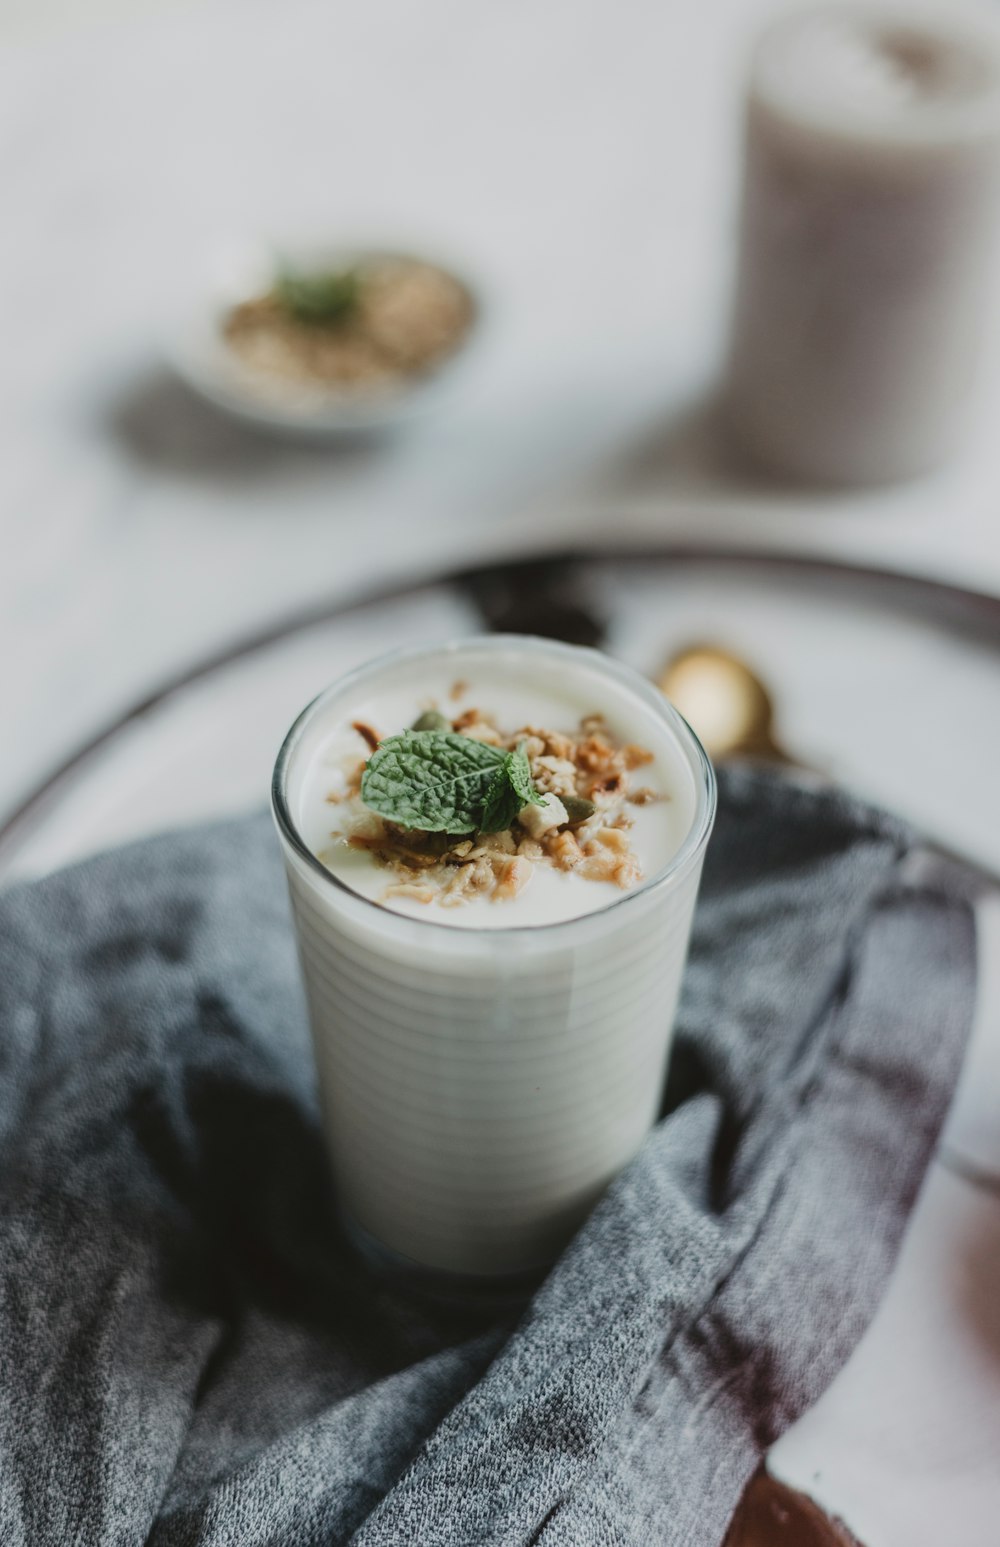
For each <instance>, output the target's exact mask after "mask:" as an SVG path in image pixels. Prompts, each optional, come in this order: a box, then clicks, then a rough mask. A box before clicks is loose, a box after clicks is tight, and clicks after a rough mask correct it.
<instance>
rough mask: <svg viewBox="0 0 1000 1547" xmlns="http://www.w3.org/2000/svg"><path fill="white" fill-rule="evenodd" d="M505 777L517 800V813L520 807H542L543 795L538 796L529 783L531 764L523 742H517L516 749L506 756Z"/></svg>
mask: <svg viewBox="0 0 1000 1547" xmlns="http://www.w3.org/2000/svg"><path fill="white" fill-rule="evenodd" d="M507 776H508V778H509V779H510V783H511V788H512V789H513V791H514V793H515V795H516V796H517V798H518V807H517V809H518V811H520V809H521V807H522V806H544V804H545V797H544V795H539V793H538V791H537V790H536V789H535V786H534V785H533V784H532V782H531V764H530V763H529V762H528V754H527V753H526V752H525V750H524V742H523V741H521V742H518V745H517V747H516V749H515V750H514V751H513V752H509V753H508V754H507Z"/></svg>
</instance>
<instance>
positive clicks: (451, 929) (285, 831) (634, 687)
mask: <svg viewBox="0 0 1000 1547" xmlns="http://www.w3.org/2000/svg"><path fill="white" fill-rule="evenodd" d="M497 647H499V648H500V649H504V650H511V649H514V650H517V651H523V652H528V651H532V652H534V651H537V650H543V651H544V652H545V653H546V654H547V655H555V656H562V657H563V658H569V659H572V660H573V661H576V662H578V663H579V662H581V660H582V663H583V664H585V665H589V666H590V667H591V669H592V670H596V671H599V672H600V673H601V674H602V675H604V676H606V677H611V678H613V679H617V680H618V681H619V682H621V683H622V685H623V686H625V687H627V688H628V689H629V691H630V692H632V693H633V694H635V695H636V696H637V697H638V698H639V699H640V700H641V701H642V702H643V704H644V705H645V706H646V707H647V708H648V709H649V710H650V711H651V712H652V713H653V714H655V715H656V716H657V717H658V718H659V719H660V720H661V721H665V722H666V724H667V725H668V726H669V727H670V729H671V730H672V731H673V733H674V735H675V737H676V739H677V742H678V744H679V746H680V748H681V750H682V752H683V753H684V755H685V760H686V762H687V764H688V767H689V769H690V771H691V774H692V776H693V778H694V783H695V811H694V816H693V818H692V821H691V825H690V827H689V828H688V831H687V833H686V834H685V837H684V840H683V842H682V843H681V845H680V846H679V848H678V849H677V851H676V852H675V853H674V854H673V855H672V856H671V858H670V859H669V860H668V861H667V863H666V865H664V866H663V867H662V868H661V869H660V870H658V871H656V873H655V874H654V875H652V876H649V877H647V878H646V879H644V880H643V881H642V882H641V883H640V884H639V885H638V886H636V887H633V888H632V889H631V890H629V891H627V892H623V893H622V895H621V896H620V897H616V898H615V899H614V900H613V901H611V902H609V903H607V904H606V905H605V906H604V907H602V908H592V909H590V910H589V911H588V912H586V913H579V914H576V915H575V916H574V917H572V918H568V919H554V920H553V921H552V922H551V923H547V924H511V925H510V926H507V925H504V926H503V927H502V928H498V927H491V926H489V925H485V924H478V925H470V926H465V925H463V926H461V927H456V926H455V925H453V924H446V923H443V922H442V921H440V920H438V919H434V918H419V917H416V916H414V915H413V914H409V913H400V912H397V911H396V910H395V909H393V908H387V907H385V906H384V905H383V904H382V903H380V902H378V901H377V900H376V899H375V898H374V897H365V896H364V895H363V894H362V893H360V892H356V891H355V890H354V888H353V887H351V886H348V884H347V883H346V882H345V881H342V880H341V879H340V877H339V876H336V875H334V873H333V871H332V870H329V869H328V868H327V867H326V865H324V864H323V862H322V860H320V859H319V858H318V857H317V856H316V855H315V854H313V852H312V850H311V849H310V848H309V847H308V845H307V844H306V843H305V840H304V839H303V837H302V835H301V833H300V832H299V830H298V827H297V825H296V823H295V821H294V819H293V817H292V813H291V809H290V803H289V799H288V773H289V769H290V767H291V763H292V759H293V757H294V754H295V751H296V749H297V747H298V745H299V743H300V741H301V739H302V737H303V735H304V734H305V732H306V729H307V728H308V726H309V725H310V724H311V723H312V722H313V721H314V720H315V718H316V717H317V715H319V714H320V713H321V712H322V711H323V709H324V708H325V707H326V706H327V704H328V703H330V702H332V701H334V700H335V699H336V698H339V697H340V696H341V694H342V693H345V692H348V691H349V690H350V689H351V688H352V687H353V686H355V685H356V684H358V683H359V682H363V681H364V680H365V679H366V678H367V677H370V676H377V675H380V674H381V673H382V672H383V671H384V670H385V669H386V668H388V667H392V666H393V665H394V664H400V665H401V664H403V663H405V662H408V661H413V660H418V659H419V658H420V657H422V656H426V657H431V656H438V655H448V654H449V653H452V652H454V653H455V654H458V653H459V652H462V651H469V650H473V651H475V650H483V651H488V650H491V649H493V648H497ZM717 804H718V786H717V783H716V778H715V770H714V768H713V767H712V763H711V760H710V758H709V756H708V753H707V752H706V751H705V749H704V747H703V746H702V744H701V742H700V740H699V739H698V736H697V735H696V734H695V732H694V731H693V730H692V728H691V726H690V725H689V724H688V722H687V720H685V718H684V716H683V715H682V714H681V713H680V711H679V710H678V709H676V708H675V707H674V705H673V704H672V703H671V702H670V700H669V699H668V698H666V697H665V696H664V694H662V693H661V692H660V690H659V689H658V688H657V687H656V686H655V684H654V683H652V682H651V681H650V680H649V679H648V678H646V677H644V676H642V674H641V673H640V672H638V671H636V670H635V669H634V668H633V667H631V666H627V665H625V664H624V663H623V662H621V661H617V660H615V659H614V658H613V657H611V656H608V655H605V654H604V652H603V651H601V650H594V649H591V648H589V647H588V646H585V645H570V644H564V643H563V642H562V641H561V640H555V639H544V638H542V637H541V636H539V635H535V634H470V635H465V636H463V637H461V638H458V639H446V640H443V641H442V642H441V643H439V644H421V645H404V646H402V647H401V648H399V649H396V650H389V651H387V652H386V653H385V654H383V655H379V656H374V657H372V658H371V659H370V660H368V661H366V662H364V663H363V664H362V665H361V666H356V667H354V668H353V670H351V671H349V672H345V673H344V675H343V676H340V677H338V678H336V680H335V681H333V682H331V683H330V684H329V686H328V687H326V688H323V689H322V691H321V692H319V693H317V694H316V696H315V697H314V698H312V699H310V701H309V703H307V704H306V706H305V708H304V709H302V711H301V712H300V713H299V714H298V715H296V717H295V719H294V720H293V721H292V724H291V725H290V727H289V729H288V732H287V733H286V735H285V738H284V740H283V741H282V743H281V746H280V748H279V750H278V755H277V758H276V759H275V764H274V771H273V773H272V776H271V810H272V813H273V816H274V820H275V824H276V826H277V828H278V832H279V835H280V837H281V838H282V840H283V842H284V843H286V844H287V845H288V847H289V849H290V850H291V851H292V853H293V855H294V856H295V857H296V859H298V860H299V861H300V862H301V863H302V864H304V865H305V866H306V869H307V870H308V871H309V872H310V874H311V875H312V876H313V877H314V878H316V879H318V880H319V881H320V882H321V883H322V884H323V885H324V886H325V887H331V888H332V889H333V891H334V892H335V893H337V894H340V895H341V896H343V897H344V898H345V899H346V900H347V902H348V905H349V906H352V907H353V906H357V907H358V908H359V909H361V910H366V909H373V910H375V911H376V912H377V914H378V916H379V918H380V920H381V921H382V923H383V925H384V926H385V927H387V928H389V929H396V928H399V929H400V931H401V932H404V933H409V927H410V926H412V927H413V928H414V929H416V930H419V931H425V932H426V931H427V930H431V931H433V932H435V934H436V935H437V936H438V937H442V936H447V937H448V938H449V940H450V941H455V946H456V949H461V941H462V940H463V939H465V940H468V942H469V944H470V945H471V944H473V943H478V944H482V941H483V939H484V937H488V938H489V939H490V940H491V941H492V942H496V941H497V939H498V938H499V939H501V940H507V941H523V940H526V939H528V938H537V937H539V936H544V937H545V938H546V939H547V940H548V939H551V938H552V937H553V934H554V933H559V932H565V931H567V930H569V931H575V932H580V931H582V930H583V929H584V928H585V927H586V926H587V925H588V924H591V925H593V923H594V921H596V920H599V919H605V918H607V916H608V915H609V914H614V915H615V917H616V919H620V918H621V916H622V915H621V910H622V909H625V908H628V907H630V906H632V905H634V904H636V903H637V902H639V901H640V900H641V899H642V900H644V899H648V898H649V897H650V896H651V895H652V894H653V893H656V892H660V891H666V890H669V889H670V888H671V887H672V886H673V885H674V884H676V883H678V882H679V881H680V880H681V879H682V878H683V877H684V876H685V875H686V874H687V873H688V871H689V870H690V869H691V868H692V866H693V865H694V864H695V863H696V862H697V861H698V860H700V858H701V856H702V855H703V854H704V851H705V848H706V846H707V844H708V840H709V837H710V836H711V833H712V828H713V826H714V824H715V815H716V809H717ZM359 916H364V914H363V911H362V913H361V914H359ZM423 938H425V939H426V938H427V936H426V934H424V936H423Z"/></svg>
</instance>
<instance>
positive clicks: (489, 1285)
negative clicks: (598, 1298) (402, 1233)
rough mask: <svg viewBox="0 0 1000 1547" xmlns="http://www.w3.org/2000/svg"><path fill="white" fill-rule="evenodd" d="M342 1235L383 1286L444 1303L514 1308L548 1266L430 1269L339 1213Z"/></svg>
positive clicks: (530, 1293) (537, 1282)
mask: <svg viewBox="0 0 1000 1547" xmlns="http://www.w3.org/2000/svg"><path fill="white" fill-rule="evenodd" d="M339 1212H340V1222H341V1225H342V1227H343V1230H344V1234H345V1235H346V1236H347V1239H348V1240H349V1242H350V1243H351V1246H352V1247H353V1248H354V1250H355V1252H356V1253H357V1255H358V1256H359V1257H360V1258H361V1259H362V1261H363V1262H364V1264H365V1266H366V1267H367V1268H368V1269H369V1270H370V1271H371V1272H372V1273H373V1274H375V1275H376V1276H377V1277H378V1278H380V1279H382V1280H383V1282H384V1283H386V1284H387V1285H389V1286H391V1287H392V1288H394V1289H398V1290H400V1291H401V1292H404V1293H407V1294H414V1295H420V1296H422V1297H424V1298H425V1299H430V1300H436V1301H438V1302H442V1303H447V1304H461V1305H476V1306H482V1307H486V1308H489V1307H493V1306H495V1307H496V1308H497V1309H498V1310H504V1309H506V1308H508V1307H516V1306H517V1305H520V1304H523V1303H524V1302H525V1301H526V1300H528V1299H530V1298H531V1296H532V1294H533V1293H534V1291H535V1290H536V1289H537V1288H538V1286H539V1284H540V1283H541V1281H542V1279H543V1278H544V1277H545V1275H546V1273H547V1272H548V1271H549V1268H550V1267H551V1266H552V1264H551V1263H541V1264H539V1266H538V1267H537V1268H534V1269H531V1270H529V1271H526V1272H521V1273H505V1274H485V1273H455V1272H452V1271H451V1270H450V1269H448V1268H429V1267H427V1266H426V1265H425V1264H424V1263H421V1262H415V1261H414V1260H413V1258H412V1257H404V1256H402V1255H401V1253H399V1252H394V1251H393V1250H392V1248H391V1247H388V1246H385V1245H383V1243H382V1242H381V1241H380V1240H378V1239H377V1237H375V1236H373V1235H372V1234H371V1233H370V1231H368V1230H366V1229H365V1228H364V1226H363V1225H359V1224H358V1222H357V1220H356V1219H354V1218H353V1217H352V1215H350V1214H348V1213H347V1211H346V1209H341V1210H340V1211H339Z"/></svg>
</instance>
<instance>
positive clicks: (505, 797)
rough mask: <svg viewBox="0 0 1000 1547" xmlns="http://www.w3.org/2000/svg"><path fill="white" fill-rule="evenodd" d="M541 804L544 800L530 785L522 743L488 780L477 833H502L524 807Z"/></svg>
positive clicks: (529, 772) (528, 768)
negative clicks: (488, 783)
mask: <svg viewBox="0 0 1000 1547" xmlns="http://www.w3.org/2000/svg"><path fill="white" fill-rule="evenodd" d="M543 804H544V797H543V796H541V795H539V793H538V791H537V790H536V789H535V786H534V785H533V784H532V782H531V765H530V764H529V762H528V758H527V754H526V753H525V750H524V743H523V742H522V743H521V744H520V746H519V747H517V748H516V750H515V751H513V752H508V753H507V755H506V757H505V758H504V760H503V762H502V763H501V764H500V767H499V768H498V769H497V771H496V773H495V774H494V775H493V778H492V779H491V780H490V785H489V789H488V790H487V791H486V799H485V801H484V802H483V814H482V817H481V819H480V822H479V831H480V832H482V833H502V832H503V831H504V829H505V828H507V827H509V826H510V825H511V823H512V822H513V821H514V819H515V817H516V816H517V814H518V812H519V811H520V810H521V809H522V808H523V807H524V806H529V805H530V806H541V805H543Z"/></svg>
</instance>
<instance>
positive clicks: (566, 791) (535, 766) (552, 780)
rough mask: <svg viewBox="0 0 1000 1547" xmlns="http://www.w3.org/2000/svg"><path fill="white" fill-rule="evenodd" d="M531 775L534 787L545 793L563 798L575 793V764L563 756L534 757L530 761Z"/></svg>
mask: <svg viewBox="0 0 1000 1547" xmlns="http://www.w3.org/2000/svg"><path fill="white" fill-rule="evenodd" d="M531 777H532V779H533V780H534V783H535V788H536V789H538V790H541V791H542V792H543V793H545V794H549V795H558V796H559V797H560V799H565V798H566V796H567V795H575V794H576V764H575V763H571V762H570V761H569V759H568V758H565V757H551V756H550V755H548V754H546V755H545V756H544V757H536V758H534V759H533V760H532V762H531Z"/></svg>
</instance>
